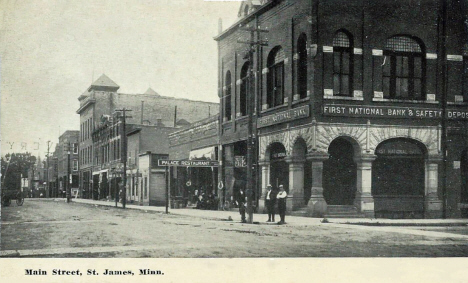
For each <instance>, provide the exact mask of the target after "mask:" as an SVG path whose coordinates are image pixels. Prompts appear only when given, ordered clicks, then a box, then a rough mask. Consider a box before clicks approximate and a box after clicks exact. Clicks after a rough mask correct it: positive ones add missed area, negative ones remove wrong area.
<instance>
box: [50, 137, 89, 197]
mask: <svg viewBox="0 0 468 283" xmlns="http://www.w3.org/2000/svg"><path fill="white" fill-rule="evenodd" d="M79 134H80V132H79V131H70V130H69V131H65V132H64V133H63V134H62V135H61V136H60V137H59V143H58V144H57V146H56V148H55V154H56V157H57V177H58V190H59V196H62V197H65V193H64V192H65V191H66V189H67V185H70V186H71V187H70V188H71V193H72V196H76V195H77V194H78V195H79V196H80V195H81V193H82V192H80V191H79V186H78V169H79V168H78V166H79V164H78V159H79V157H78V152H79V149H78V148H79V147H78V137H79ZM50 161H51V158H49V162H50ZM70 177H71V180H70Z"/></svg>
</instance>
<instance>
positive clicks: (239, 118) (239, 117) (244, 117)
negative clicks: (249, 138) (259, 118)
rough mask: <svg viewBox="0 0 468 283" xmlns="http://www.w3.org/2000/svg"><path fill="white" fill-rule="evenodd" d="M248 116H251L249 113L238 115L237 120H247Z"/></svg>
mask: <svg viewBox="0 0 468 283" xmlns="http://www.w3.org/2000/svg"><path fill="white" fill-rule="evenodd" d="M247 118H249V116H248V115H244V116H238V117H237V118H236V121H242V120H246V119H247Z"/></svg>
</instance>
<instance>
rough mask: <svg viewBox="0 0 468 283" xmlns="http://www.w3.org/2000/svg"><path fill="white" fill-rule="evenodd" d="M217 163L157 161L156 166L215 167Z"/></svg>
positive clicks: (208, 161) (207, 161) (209, 161)
mask: <svg viewBox="0 0 468 283" xmlns="http://www.w3.org/2000/svg"><path fill="white" fill-rule="evenodd" d="M218 165H219V162H218V161H211V160H167V159H158V166H190V167H217V166H218Z"/></svg>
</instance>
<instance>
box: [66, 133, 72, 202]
mask: <svg viewBox="0 0 468 283" xmlns="http://www.w3.org/2000/svg"><path fill="white" fill-rule="evenodd" d="M66 151H67V177H66V178H65V189H66V195H67V203H70V201H71V184H70V182H71V176H70V154H71V143H70V142H68V144H67V146H66Z"/></svg>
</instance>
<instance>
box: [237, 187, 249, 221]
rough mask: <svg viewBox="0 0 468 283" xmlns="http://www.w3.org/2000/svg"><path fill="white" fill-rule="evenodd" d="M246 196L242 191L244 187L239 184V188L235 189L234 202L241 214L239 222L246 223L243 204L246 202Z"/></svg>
mask: <svg viewBox="0 0 468 283" xmlns="http://www.w3.org/2000/svg"><path fill="white" fill-rule="evenodd" d="M245 198H246V196H245V192H244V188H243V187H242V186H239V190H238V191H237V194H236V204H237V205H238V207H239V213H240V215H241V222H242V223H247V221H246V220H245V204H246V199H245Z"/></svg>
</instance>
